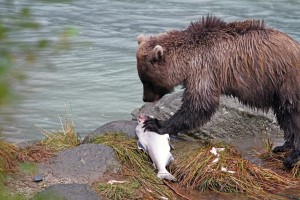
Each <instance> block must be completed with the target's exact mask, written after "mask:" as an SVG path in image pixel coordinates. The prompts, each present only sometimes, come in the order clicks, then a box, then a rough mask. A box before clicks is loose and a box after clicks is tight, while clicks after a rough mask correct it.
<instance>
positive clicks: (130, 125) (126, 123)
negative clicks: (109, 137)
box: [82, 120, 137, 144]
mask: <svg viewBox="0 0 300 200" xmlns="http://www.w3.org/2000/svg"><path fill="white" fill-rule="evenodd" d="M136 126H137V122H136V121H131V120H119V121H113V122H109V123H106V124H104V125H103V126H101V127H99V128H97V129H96V130H95V131H93V132H91V133H90V134H88V135H87V136H86V137H85V138H84V140H83V141H82V143H83V144H86V143H90V142H91V140H92V139H93V138H94V137H96V136H100V135H102V134H104V133H111V132H123V133H125V134H127V135H128V136H129V137H136V136H135V132H134V129H135V127H136Z"/></svg>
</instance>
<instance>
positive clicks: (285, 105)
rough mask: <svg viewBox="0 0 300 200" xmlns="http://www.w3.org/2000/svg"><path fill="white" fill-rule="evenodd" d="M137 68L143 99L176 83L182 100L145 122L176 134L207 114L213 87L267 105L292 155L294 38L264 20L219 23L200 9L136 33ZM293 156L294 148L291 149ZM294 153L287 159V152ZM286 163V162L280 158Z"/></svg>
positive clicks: (299, 144)
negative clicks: (169, 27)
mask: <svg viewBox="0 0 300 200" xmlns="http://www.w3.org/2000/svg"><path fill="white" fill-rule="evenodd" d="M138 43H139V46H138V49H137V69H138V74H139V77H140V79H141V81H142V83H143V87H144V96H143V99H144V101H149V102H153V101H156V100H158V99H160V98H161V97H162V96H163V95H164V94H166V93H169V92H171V91H172V90H173V88H174V87H175V86H177V85H180V84H181V85H183V86H184V88H185V91H184V94H183V99H182V101H183V104H182V106H181V108H180V110H179V111H178V112H177V113H175V114H174V115H173V116H172V117H171V118H170V119H169V120H167V121H166V122H165V123H164V125H163V126H159V125H158V124H157V123H155V122H153V121H152V122H151V121H149V122H148V123H147V125H146V128H147V129H149V130H151V131H155V132H159V133H161V134H164V133H170V134H177V133H178V132H183V131H187V130H191V129H193V128H197V127H200V126H202V125H203V124H205V123H206V122H207V121H208V120H210V118H211V116H212V115H213V114H214V113H215V111H216V109H217V108H218V105H219V99H220V95H221V94H225V95H229V96H233V97H236V98H238V99H239V100H240V102H242V103H244V104H246V105H248V106H250V107H253V108H260V109H262V110H264V111H268V110H269V109H270V108H271V109H273V111H274V113H275V114H276V117H277V120H278V123H279V125H280V127H281V129H283V131H284V133H285V140H286V142H285V144H284V145H283V146H281V147H277V149H276V148H275V149H274V150H275V151H283V150H286V149H291V148H292V149H293V150H294V151H293V153H294V154H293V156H294V157H295V155H297V152H298V154H299V156H298V158H297V159H300V45H299V43H298V42H297V41H295V40H293V39H292V38H291V37H289V36H288V35H286V34H284V33H282V32H279V31H277V30H274V29H271V28H266V27H265V24H264V21H260V20H246V21H241V22H231V23H227V22H224V21H223V20H221V19H219V18H217V17H214V16H207V17H203V18H202V19H201V20H199V21H196V22H193V23H191V24H190V25H189V27H187V29H185V30H174V31H170V32H167V33H162V34H158V35H155V36H150V37H145V36H142V35H140V36H139V38H138ZM296 157H297V156H296ZM287 160H288V159H287ZM293 161H295V159H293ZM287 162H288V163H286V166H288V165H289V164H293V163H291V162H290V161H287Z"/></svg>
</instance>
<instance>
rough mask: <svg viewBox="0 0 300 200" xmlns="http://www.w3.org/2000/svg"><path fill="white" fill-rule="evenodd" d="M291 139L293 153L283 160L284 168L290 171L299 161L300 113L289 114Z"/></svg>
mask: <svg viewBox="0 0 300 200" xmlns="http://www.w3.org/2000/svg"><path fill="white" fill-rule="evenodd" d="M290 120H291V133H292V135H291V137H290V138H292V139H293V141H292V142H293V151H292V152H291V153H290V154H289V155H288V156H286V158H285V159H284V162H283V164H284V166H285V167H286V168H287V169H292V168H293V166H294V165H295V164H296V163H297V162H298V161H300V112H299V111H295V112H293V113H292V114H291V118H290Z"/></svg>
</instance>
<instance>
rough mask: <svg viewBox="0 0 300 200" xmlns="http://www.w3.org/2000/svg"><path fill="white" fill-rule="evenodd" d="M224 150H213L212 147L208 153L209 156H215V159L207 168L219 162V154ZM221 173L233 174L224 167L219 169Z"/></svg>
mask: <svg viewBox="0 0 300 200" xmlns="http://www.w3.org/2000/svg"><path fill="white" fill-rule="evenodd" d="M224 150H225V148H215V147H212V148H211V150H210V151H209V152H210V153H211V154H213V155H215V156H216V157H217V158H215V159H214V160H213V161H212V163H211V164H210V165H209V167H211V166H212V164H215V163H217V162H219V160H220V154H219V153H220V152H222V151H224ZM221 171H222V172H227V173H230V174H234V173H235V171H231V170H228V169H227V168H226V167H221Z"/></svg>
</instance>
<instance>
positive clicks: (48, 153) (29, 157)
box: [18, 142, 55, 163]
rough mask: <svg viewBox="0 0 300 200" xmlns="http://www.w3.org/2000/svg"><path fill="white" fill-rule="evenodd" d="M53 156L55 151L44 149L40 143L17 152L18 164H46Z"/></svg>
mask: <svg viewBox="0 0 300 200" xmlns="http://www.w3.org/2000/svg"><path fill="white" fill-rule="evenodd" d="M54 155H55V151H54V150H53V149H50V148H46V147H45V145H43V144H42V143H41V142H40V143H37V144H34V145H30V146H28V147H25V148H22V149H19V150H18V160H19V161H20V162H31V163H38V162H46V161H48V160H49V159H50V158H52V157H53V156H54Z"/></svg>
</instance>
